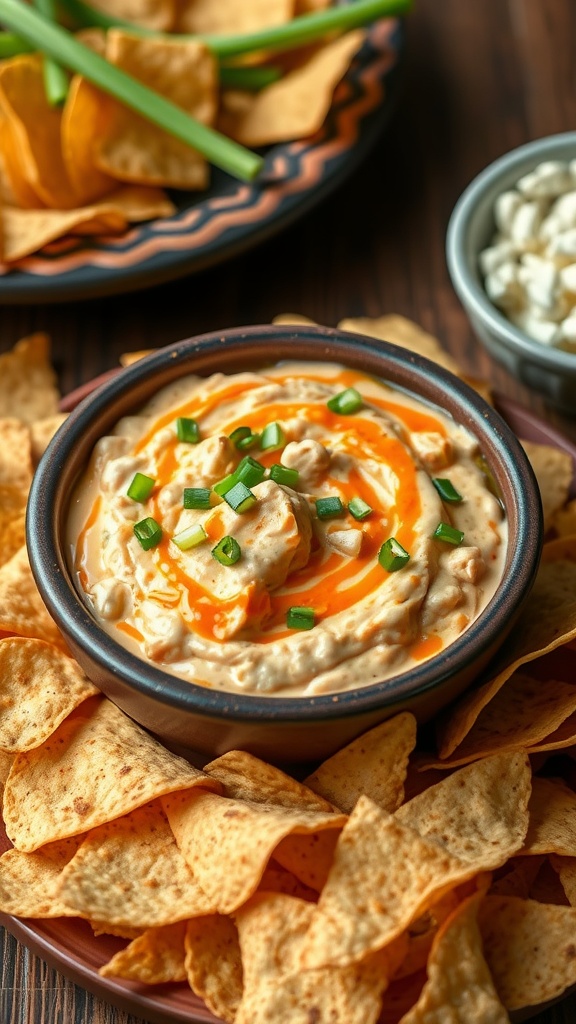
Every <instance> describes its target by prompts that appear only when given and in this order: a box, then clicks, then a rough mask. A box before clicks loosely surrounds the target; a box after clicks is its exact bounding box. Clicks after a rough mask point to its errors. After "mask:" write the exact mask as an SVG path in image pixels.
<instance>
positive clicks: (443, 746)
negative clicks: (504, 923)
mask: <svg viewBox="0 0 576 1024" xmlns="http://www.w3.org/2000/svg"><path fill="white" fill-rule="evenodd" d="M575 637H576V562H570V561H568V560H564V561H554V562H549V563H547V562H546V561H543V563H542V564H541V565H540V569H539V570H538V575H537V577H536V582H535V584H534V587H533V588H532V592H531V594H530V596H529V598H528V600H527V602H526V604H525V605H524V607H523V609H522V611H521V613H520V616H519V618H518V620H517V622H516V624H515V625H514V627H513V628H512V632H511V633H510V634H509V636H508V639H507V641H506V644H505V647H504V649H503V653H502V654H501V656H500V657H499V658H498V661H497V665H498V670H497V672H496V674H495V675H494V677H493V678H492V679H490V680H489V681H488V682H487V683H484V684H483V685H482V686H480V687H477V688H476V689H474V690H471V691H470V692H469V693H467V694H466V695H465V696H464V697H463V698H462V700H460V701H459V702H458V703H457V704H456V705H455V706H454V708H452V711H451V713H450V715H449V716H447V717H446V718H445V719H444V720H443V721H442V723H441V725H440V728H439V755H440V758H442V759H445V758H447V757H450V755H451V754H452V753H453V752H454V750H456V748H457V747H459V745H460V743H461V742H462V740H463V739H464V737H465V736H467V735H468V733H469V732H470V730H471V729H472V726H473V725H474V723H475V722H476V720H477V718H478V716H479V714H480V712H481V711H482V709H483V708H485V707H486V705H487V704H488V703H489V702H490V701H491V700H492V698H493V697H494V696H495V695H496V694H497V693H498V691H499V690H500V689H501V688H502V686H503V685H504V683H505V682H506V680H507V679H509V678H510V676H511V675H512V674H513V673H514V672H515V671H516V669H518V668H520V666H521V665H525V664H527V663H528V662H530V661H533V660H534V659H535V658H538V657H541V656H542V655H543V654H547V653H548V652H549V651H553V650H555V649H556V648H557V647H559V646H560V644H564V643H566V642H567V641H569V640H571V639H574V638H575Z"/></svg>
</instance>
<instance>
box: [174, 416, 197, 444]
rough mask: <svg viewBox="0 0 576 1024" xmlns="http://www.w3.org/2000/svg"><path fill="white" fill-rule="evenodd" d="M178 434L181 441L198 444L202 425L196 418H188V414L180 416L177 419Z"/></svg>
mask: <svg viewBox="0 0 576 1024" xmlns="http://www.w3.org/2000/svg"><path fill="white" fill-rule="evenodd" d="M176 436H177V438H178V440H179V441H187V442H188V444H198V442H199V440H200V427H199V426H198V424H197V422H196V420H191V419H188V418H187V417H186V416H179V417H178V419H177V420H176Z"/></svg>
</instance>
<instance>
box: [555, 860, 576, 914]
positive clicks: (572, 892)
mask: <svg viewBox="0 0 576 1024" xmlns="http://www.w3.org/2000/svg"><path fill="white" fill-rule="evenodd" d="M550 859H551V862H552V866H553V868H554V870H555V871H557V872H558V877H559V879H560V882H561V883H562V887H563V889H564V892H565V893H566V899H567V900H568V902H569V904H570V906H572V907H576V857H558V856H553V857H551V858H550Z"/></svg>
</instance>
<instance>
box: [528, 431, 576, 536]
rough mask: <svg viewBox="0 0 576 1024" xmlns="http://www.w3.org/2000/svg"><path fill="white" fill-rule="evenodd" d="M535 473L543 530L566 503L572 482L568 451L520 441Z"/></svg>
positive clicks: (570, 461) (550, 523)
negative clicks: (540, 503) (540, 499)
mask: <svg viewBox="0 0 576 1024" xmlns="http://www.w3.org/2000/svg"><path fill="white" fill-rule="evenodd" d="M521 444H522V447H523V448H524V451H525V452H526V455H527V456H528V458H529V460H530V464H531V466H532V469H533V470H534V473H535V475H536V480H537V481H538V487H539V488H540V495H541V498H542V509H543V512H544V530H545V531H547V530H548V529H549V528H550V526H551V525H552V521H553V518H554V515H555V514H556V513H557V512H558V511H559V510H560V509H561V508H562V507H563V506H564V505H565V504H566V501H567V500H568V494H569V491H570V484H571V483H572V476H573V466H572V459H571V457H570V456H569V455H568V452H563V451H561V450H560V449H559V448H552V447H551V446H550V445H546V444H535V443H534V442H533V441H522V442H521Z"/></svg>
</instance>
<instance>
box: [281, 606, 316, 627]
mask: <svg viewBox="0 0 576 1024" xmlns="http://www.w3.org/2000/svg"><path fill="white" fill-rule="evenodd" d="M286 625H287V626H288V629H313V627H314V609H313V608H308V607H306V605H293V606H292V608H289V609H288V612H287V615H286Z"/></svg>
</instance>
